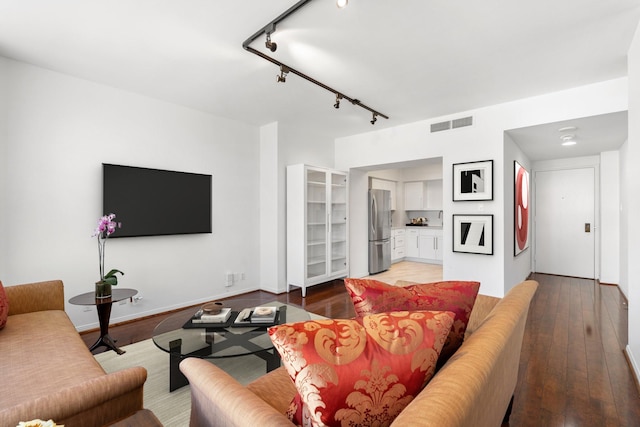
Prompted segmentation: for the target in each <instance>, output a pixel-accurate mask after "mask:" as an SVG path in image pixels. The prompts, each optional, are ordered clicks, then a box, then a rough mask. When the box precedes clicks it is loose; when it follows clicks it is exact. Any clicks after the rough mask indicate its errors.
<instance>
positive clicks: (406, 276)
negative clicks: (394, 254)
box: [367, 261, 442, 284]
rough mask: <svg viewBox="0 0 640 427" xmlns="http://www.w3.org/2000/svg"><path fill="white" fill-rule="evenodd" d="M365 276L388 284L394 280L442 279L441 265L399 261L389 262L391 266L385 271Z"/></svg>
mask: <svg viewBox="0 0 640 427" xmlns="http://www.w3.org/2000/svg"><path fill="white" fill-rule="evenodd" d="M367 278H368V279H376V280H379V281H381V282H385V283H390V284H394V283H395V282H396V280H407V281H410V282H420V283H429V282H438V281H440V280H442V265H438V264H423V263H421V262H410V261H401V262H398V263H395V264H391V268H389V269H388V270H387V271H383V272H382V273H378V274H373V275H371V276H368V277H367Z"/></svg>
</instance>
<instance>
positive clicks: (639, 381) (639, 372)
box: [624, 345, 640, 390]
mask: <svg viewBox="0 0 640 427" xmlns="http://www.w3.org/2000/svg"><path fill="white" fill-rule="evenodd" d="M624 354H625V356H626V357H627V360H628V361H629V365H631V370H632V372H633V375H634V377H635V380H636V386H638V389H639V390H640V369H639V368H638V364H637V363H636V359H635V358H634V357H633V353H632V352H631V347H629V345H627V347H626V348H625V349H624Z"/></svg>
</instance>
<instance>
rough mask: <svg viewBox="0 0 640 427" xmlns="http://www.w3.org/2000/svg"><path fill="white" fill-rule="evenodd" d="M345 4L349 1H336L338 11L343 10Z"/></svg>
mask: <svg viewBox="0 0 640 427" xmlns="http://www.w3.org/2000/svg"><path fill="white" fill-rule="evenodd" d="M347 4H349V0H338V1H336V6H338V7H339V8H340V9H344V8H345V7H347Z"/></svg>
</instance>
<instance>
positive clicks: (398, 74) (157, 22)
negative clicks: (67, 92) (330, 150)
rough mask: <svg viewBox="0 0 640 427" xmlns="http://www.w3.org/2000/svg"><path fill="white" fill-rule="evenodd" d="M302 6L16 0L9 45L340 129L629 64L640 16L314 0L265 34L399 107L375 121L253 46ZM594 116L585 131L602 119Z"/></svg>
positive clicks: (183, 98)
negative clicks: (283, 74) (284, 74)
mask: <svg viewBox="0 0 640 427" xmlns="http://www.w3.org/2000/svg"><path fill="white" fill-rule="evenodd" d="M294 3H295V2H294V1H293V0H268V1H266V0H241V1H239V0H236V1H226V2H223V1H219V0H218V1H215V0H182V1H175V0H136V1H131V0H111V1H98V0H92V1H87V0H56V1H51V0H2V1H0V55H2V56H6V57H9V58H13V59H17V60H20V61H24V62H28V63H32V64H34V65H37V66H40V67H44V68H48V69H51V70H55V71H59V72H62V73H66V74H70V75H73V76H77V77H80V78H84V79H87V80H91V81H95V82H99V83H103V84H107V85H110V86H114V87H117V88H121V89H124V90H128V91H133V92H137V93H141V94H144V95H147V96H151V97H154V98H158V99H162V100H166V101H169V102H173V103H176V104H181V105H185V106H188V107H192V108H195V109H198V110H202V111H206V112H210V113H212V114H215V115H217V116H222V117H227V118H230V119H234V120H240V121H243V122H248V123H251V124H255V125H263V124H266V123H270V122H273V121H279V122H282V123H287V124H289V123H294V124H296V125H298V126H301V127H302V128H303V129H307V130H308V131H309V132H314V133H319V134H322V135H325V136H326V137H327V138H328V141H331V140H332V138H335V137H340V136H347V135H353V134H358V133H362V132H367V131H370V130H374V129H381V128H384V127H389V126H397V125H400V124H404V123H409V122H413V121H417V120H424V119H428V118H432V117H437V116H441V115H446V114H453V113H457V112H461V111H465V110H469V109H474V108H479V107H483V106H488V105H493V104H496V103H501V102H506V101H510V100H515V99H519V98H523V97H528V96H534V95H539V94H543V93H549V92H554V91H558V90H561V89H566V88H569V87H576V86H581V85H584V84H589V83H594V82H600V81H604V80H609V79H613V78H617V77H622V76H625V75H626V74H627V66H626V53H627V50H628V48H629V45H630V42H631V39H632V36H633V34H634V31H635V29H636V27H637V24H638V20H639V19H640V0H616V1H615V2H605V1H602V0H561V1H557V0H538V1H513V0H484V1H482V2H462V1H448V2H445V1H424V0H396V1H390V0H387V1H385V0H366V1H364V0H351V2H350V4H349V6H348V7H347V8H345V9H338V8H337V7H336V6H335V2H334V1H333V0H314V1H312V2H310V3H309V4H307V5H306V6H304V7H303V8H302V9H300V10H299V11H298V12H296V13H295V14H294V15H292V16H291V17H289V18H288V19H286V20H285V21H283V22H282V23H280V24H279V25H278V26H277V29H276V32H275V33H273V35H272V40H273V41H275V42H276V43H277V44H278V50H277V51H276V52H275V53H273V54H271V53H270V52H269V51H267V49H266V48H265V47H264V38H262V37H260V38H259V39H257V40H256V41H255V42H254V43H253V44H252V45H251V46H252V47H254V48H255V49H259V50H261V51H263V52H264V53H266V54H270V55H273V56H274V57H276V58H277V59H278V60H280V61H282V62H284V63H287V64H288V65H290V66H292V67H294V68H296V69H298V70H300V71H302V72H304V73H306V74H308V75H310V76H311V77H313V78H315V79H317V80H320V81H322V82H323V83H325V84H327V85H328V86H331V87H333V88H335V89H337V90H339V91H341V92H343V93H345V94H346V95H347V96H350V97H352V98H357V99H359V100H360V101H361V102H362V103H364V104H366V105H368V106H370V107H372V108H373V109H375V110H378V111H380V112H381V113H383V114H386V115H388V116H390V119H389V120H385V119H383V118H379V119H378V121H377V123H376V124H375V126H374V127H372V125H371V124H370V123H369V121H370V120H371V113H369V112H367V111H365V110H363V109H361V108H357V107H355V106H353V105H350V104H349V103H347V102H344V101H343V102H342V106H341V108H340V109H339V110H336V109H334V108H333V104H334V102H335V98H334V95H332V94H331V93H329V92H326V91H324V90H323V89H320V88H318V87H317V86H314V85H312V84H310V83H308V82H306V81H304V80H302V79H301V78H299V77H297V76H293V75H291V74H290V75H289V77H288V78H287V82H286V83H277V82H276V75H277V74H278V73H279V70H278V68H277V67H276V66H275V65H273V64H271V63H269V62H267V61H265V60H264V59H261V58H259V57H257V56H255V55H253V54H251V53H249V52H247V51H245V50H243V49H242V42H243V41H244V40H246V39H247V38H249V37H250V36H251V35H252V34H254V33H255V32H257V31H258V30H260V29H261V28H262V27H263V26H264V25H266V24H267V23H269V22H270V21H271V20H273V19H274V18H276V17H277V16H278V15H280V14H281V13H282V12H284V11H285V10H287V9H288V8H289V7H291V6H292V5H293V4H294ZM625 120H626V117H625ZM625 123H626V121H625ZM615 124H617V125H620V121H619V120H618V121H615ZM554 126H555V125H554ZM579 127H580V128H581V132H583V134H584V137H585V139H586V138H587V135H586V133H587V131H588V130H589V131H590V130H592V127H590V126H588V125H585V124H581V125H580V126H579ZM596 128H597V127H596ZM593 129H595V128H593ZM549 133H551V134H553V132H552V131H549ZM613 133H614V132H613V131H611V132H610V134H613ZM512 135H513V136H514V138H516V140H519V139H521V140H522V141H528V137H527V135H528V134H527V133H526V132H524V131H513V132H512ZM329 138H331V139H329ZM624 138H625V139H626V126H625V127H624ZM553 139H554V138H551V137H550V140H553ZM598 139H600V138H598ZM518 142H520V141H518ZM554 142H555V141H554ZM521 145H522V147H523V149H524V150H525V152H527V153H528V148H527V146H528V145H530V143H526V142H523V143H522V144H521ZM531 152H532V153H534V155H535V156H538V154H535V153H537V151H536V149H535V148H531Z"/></svg>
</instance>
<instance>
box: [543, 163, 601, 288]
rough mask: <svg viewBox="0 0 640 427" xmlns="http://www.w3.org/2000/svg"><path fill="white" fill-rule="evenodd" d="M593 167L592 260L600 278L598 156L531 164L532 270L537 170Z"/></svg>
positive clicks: (596, 274) (596, 275) (596, 273)
mask: <svg viewBox="0 0 640 427" xmlns="http://www.w3.org/2000/svg"><path fill="white" fill-rule="evenodd" d="M584 168H593V170H594V181H595V182H594V192H595V194H594V197H593V199H594V204H595V206H594V218H595V220H594V224H593V226H592V230H591V231H592V232H593V233H594V236H593V237H594V260H593V270H594V271H593V273H594V276H595V279H596V280H600V157H599V156H589V157H577V158H571V159H559V160H550V161H544V162H537V163H535V164H534V165H533V174H532V175H533V180H532V183H531V196H532V206H531V207H532V211H533V212H532V213H533V221H532V224H531V236H533V239H532V242H531V246H532V247H531V249H532V251H531V268H532V271H537V266H536V257H535V255H536V249H537V247H536V244H537V242H536V239H535V236H536V221H535V218H536V214H537V212H536V210H537V208H538V206H537V203H536V200H535V197H536V178H537V176H536V175H537V173H538V172H549V171H559V170H569V169H584Z"/></svg>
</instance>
